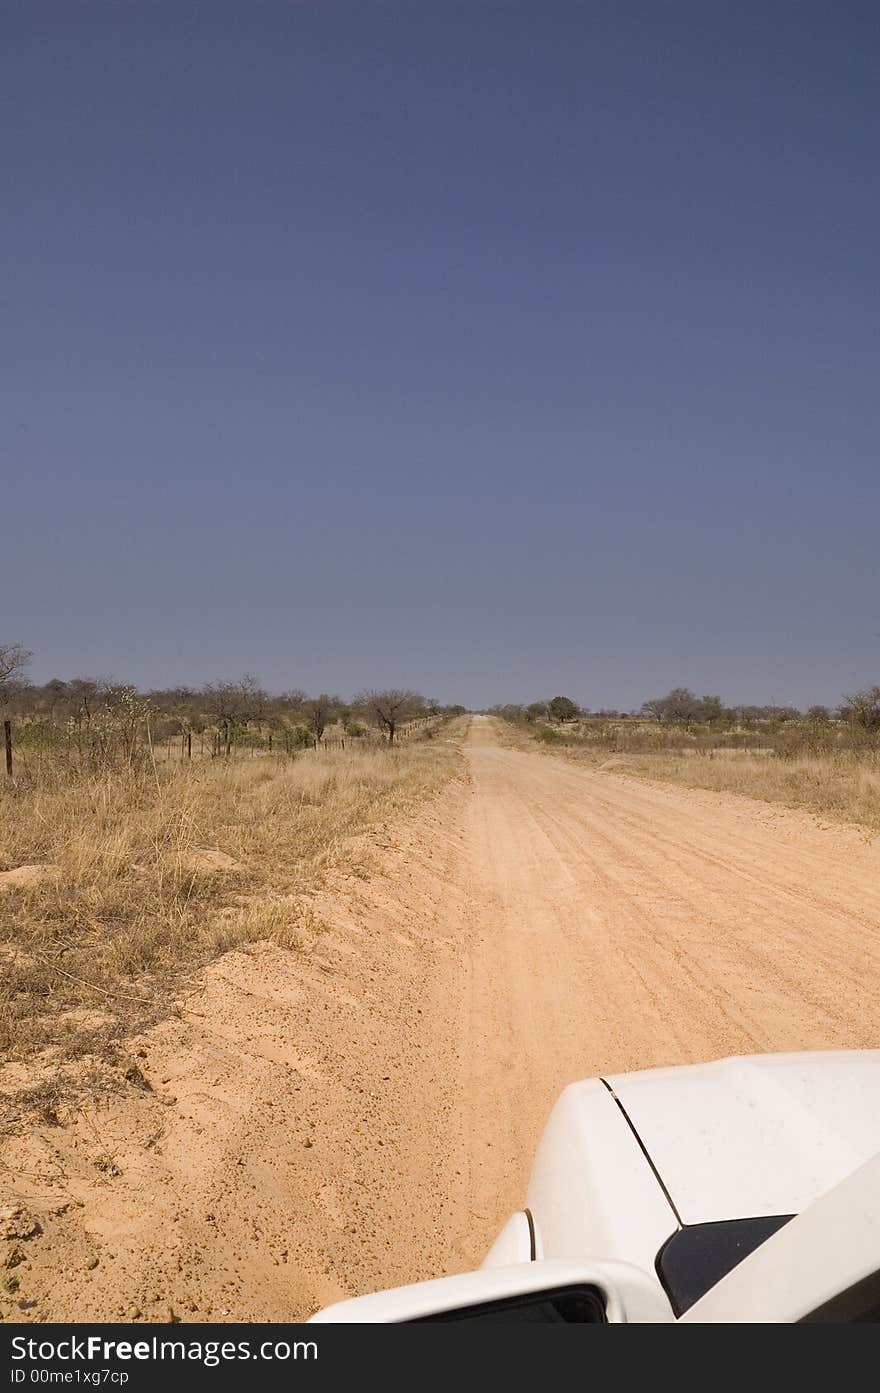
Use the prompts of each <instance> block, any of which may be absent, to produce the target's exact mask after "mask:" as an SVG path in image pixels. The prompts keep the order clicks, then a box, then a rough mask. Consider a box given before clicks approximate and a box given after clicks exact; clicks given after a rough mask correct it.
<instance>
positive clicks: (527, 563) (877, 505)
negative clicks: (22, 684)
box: [0, 0, 880, 707]
mask: <svg viewBox="0 0 880 1393" xmlns="http://www.w3.org/2000/svg"><path fill="white" fill-rule="evenodd" d="M0 24H2V30H3V41H2V45H0V118H2V122H3V129H4V132H5V137H4V141H3V148H2V153H0V164H2V175H3V188H4V191H5V198H4V216H3V219H2V222H0V256H2V260H0V265H2V280H3V292H2V330H0V337H2V348H0V351H2V363H0V397H2V401H0V406H2V411H0V450H2V473H3V481H4V482H3V493H2V498H0V512H2V517H3V524H2V549H0V583H2V589H0V640H4V639H5V640H20V641H21V642H23V643H25V644H26V645H27V646H28V647H29V648H31V649H33V650H34V652H35V655H36V656H35V659H34V663H33V665H32V674H33V676H34V677H35V678H36V679H38V680H45V679H46V678H48V677H50V676H52V675H55V674H63V675H71V674H72V673H74V672H87V673H92V674H102V675H108V676H115V677H118V678H125V679H130V680H134V681H137V682H138V683H140V684H142V685H147V686H149V685H161V684H165V683H172V682H178V681H189V682H201V681H205V680H209V679H212V678H216V677H220V676H236V675H238V674H240V673H241V672H242V671H244V670H250V671H252V672H255V673H256V674H257V675H258V676H259V677H260V678H261V679H262V681H263V682H264V683H265V684H266V685H268V686H270V687H272V688H275V689H283V688H287V687H291V686H303V687H306V688H308V689H310V690H317V689H330V690H341V691H343V692H350V691H351V690H352V689H353V688H355V687H360V686H365V685H386V684H387V685H407V686H410V685H411V686H416V687H419V688H421V689H422V690H424V691H426V692H428V693H430V694H432V695H435V696H437V697H439V698H441V699H448V700H461V701H463V702H465V703H467V704H470V705H474V706H481V705H484V704H489V703H491V702H494V701H498V700H506V699H511V700H518V699H532V698H533V697H535V696H537V695H544V694H552V693H553V692H555V691H564V692H568V693H571V694H572V695H573V696H575V697H576V698H578V699H579V700H580V701H582V702H583V703H585V704H587V705H589V706H593V707H598V706H603V705H614V706H622V707H629V706H632V705H635V704H638V703H639V702H640V701H641V700H642V699H643V698H644V697H646V696H649V695H653V694H655V693H658V692H662V691H665V690H666V689H668V688H669V687H670V686H672V685H678V684H685V685H690V686H693V687H695V688H696V689H698V690H699V691H700V692H708V691H718V692H720V693H722V695H724V696H725V697H726V698H727V699H729V700H731V701H743V700H754V701H768V700H771V699H772V700H776V701H778V702H788V701H791V702H795V703H797V704H802V703H808V702H811V701H833V700H835V699H836V698H837V697H838V696H839V695H840V694H841V693H842V692H844V691H847V690H852V689H853V688H855V687H859V686H863V685H866V684H867V683H873V682H877V681H880V585H878V579H880V576H878V571H880V567H878V544H877V541H878V520H880V469H878V451H877V445H878V425H880V405H878V402H880V397H878V390H877V385H878V356H880V355H878V347H880V345H878V324H880V317H878V309H880V305H878V299H880V296H878V247H880V183H878V178H877V165H876V159H877V150H878V148H880V87H878V83H877V71H878V61H880V8H878V7H877V6H876V5H875V4H873V3H871V4H856V3H840V4H830V3H829V4H813V3H787V2H786V0H775V3H773V4H769V5H768V4H766V3H763V2H762V3H748V0H747V2H746V3H742V4H738V5H736V6H730V5H726V4H721V3H714V0H701V3H695V4H690V3H668V4H660V3H650V4H635V3H629V2H628V0H615V2H614V3H612V2H611V0H608V2H607V3H601V4H599V3H595V4H594V3H580V4H560V3H553V0H542V3H540V4H538V3H537V0H534V2H533V3H530V4H517V3H499V4H489V3H480V0H473V3H453V0H444V3H441V2H440V0H422V2H421V3H408V4H394V3H371V0H360V3H358V4H351V5H346V4H337V3H333V0H321V3H320V4H319V3H317V0H316V2H315V3H295V2H294V0H289V3H283V4H281V3H279V4H274V3H260V0H256V3H251V4H244V3H239V4H237V5H229V4H226V3H224V2H223V0H212V3H211V4H210V5H205V4H199V5H194V4H189V3H188V0H173V2H172V3H164V0H150V2H149V3H146V0H143V3H134V0H131V3H121V0H117V2H116V3H110V2H109V0H108V3H95V2H94V0H81V2H79V3H78V0H64V3H51V4H50V3H45V2H44V0H26V3H7V4H6V5H5V6H4V8H3V16H2V21H0Z"/></svg>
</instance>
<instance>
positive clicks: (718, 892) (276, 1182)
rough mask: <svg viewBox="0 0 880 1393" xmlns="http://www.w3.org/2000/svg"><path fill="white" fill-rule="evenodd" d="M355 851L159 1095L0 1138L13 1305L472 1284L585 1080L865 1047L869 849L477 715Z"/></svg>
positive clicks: (175, 1050)
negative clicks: (611, 765) (448, 763)
mask: <svg viewBox="0 0 880 1393" xmlns="http://www.w3.org/2000/svg"><path fill="white" fill-rule="evenodd" d="M361 851H362V852H363V855H364V857H365V858H366V859H365V861H364V865H363V866H362V867H361V870H360V871H358V868H357V864H356V863H352V864H351V865H350V866H349V869H348V870H347V871H346V873H345V874H340V875H339V876H338V877H337V878H336V880H335V881H334V882H333V883H331V884H330V885H328V886H327V887H326V888H325V889H324V891H322V893H321V896H320V897H319V898H318V901H317V904H316V908H317V910H318V912H319V913H320V914H321V915H322V916H323V918H324V919H325V920H326V922H327V923H328V924H329V929H328V931H327V932H326V933H324V934H322V935H321V936H320V937H319V938H318V939H317V941H316V942H315V944H314V945H312V946H311V947H310V949H309V951H308V952H306V953H303V954H295V953H285V952H282V951H281V950H278V949H273V948H263V949H257V950H255V951H254V952H252V953H233V954H228V955H226V957H224V958H221V959H220V960H219V961H218V962H217V963H216V964H215V965H214V966H213V967H211V968H209V969H208V971H207V972H206V974H205V977H204V982H203V985H202V987H201V989H200V991H199V992H198V993H197V994H196V995H194V996H190V997H188V998H187V999H186V1001H185V1002H184V1003H183V1004H182V1006H181V1011H180V1015H179V1018H176V1019H170V1020H169V1021H168V1022H166V1024H165V1025H164V1026H162V1027H160V1028H159V1029H157V1030H155V1031H152V1032H150V1033H149V1034H148V1035H145V1036H144V1037H142V1039H140V1040H139V1041H135V1042H133V1044H132V1049H133V1050H136V1058H137V1060H138V1064H139V1068H140V1069H141V1070H142V1072H143V1073H144V1074H145V1076H146V1078H147V1080H148V1081H149V1084H150V1086H151V1087H150V1089H149V1090H144V1089H133V1090H132V1092H131V1094H130V1095H129V1096H126V1097H123V1098H120V1099H117V1100H115V1101H114V1100H111V1102H110V1103H109V1105H107V1106H106V1107H105V1108H104V1109H102V1110H101V1111H99V1112H97V1113H95V1114H94V1115H93V1116H86V1115H85V1114H82V1115H77V1116H76V1117H75V1118H71V1119H69V1120H68V1122H67V1124H66V1125H65V1126H63V1127H58V1126H47V1127H38V1128H37V1129H36V1130H35V1131H32V1132H31V1133H30V1134H29V1135H26V1136H24V1135H22V1136H19V1137H17V1138H15V1139H14V1140H13V1142H12V1143H11V1145H10V1146H8V1147H7V1149H6V1151H5V1153H4V1157H3V1162H2V1165H3V1170H2V1172H0V1201H3V1200H12V1201H14V1202H16V1203H18V1202H21V1201H25V1202H26V1204H27V1206H28V1213H31V1214H33V1215H34V1216H35V1217H36V1218H37V1220H38V1221H39V1224H40V1232H39V1233H38V1234H37V1235H36V1236H34V1237H31V1238H30V1239H28V1240H26V1241H24V1242H22V1243H20V1244H17V1245H16V1246H17V1248H18V1253H19V1256H18V1257H17V1259H16V1265H15V1267H14V1270H13V1271H12V1276H13V1278H14V1282H15V1284H16V1286H15V1290H14V1291H13V1292H11V1293H10V1292H9V1291H8V1288H7V1289H6V1292H5V1294H0V1315H2V1316H5V1317H6V1318H7V1319H9V1318H11V1319H34V1320H41V1319H43V1320H45V1319H47V1318H54V1319H61V1320H65V1319H73V1320H85V1319H89V1318H94V1317H96V1316H97V1317H101V1316H103V1317H104V1318H110V1319H114V1318H117V1317H120V1316H129V1317H134V1318H138V1319H145V1320H146V1319H151V1320H167V1319H169V1313H170V1312H173V1313H174V1317H175V1318H180V1319H184V1320H186V1319H196V1320H202V1319H209V1320H220V1319H243V1320H249V1319H250V1320H253V1319H262V1320H282V1319H290V1318H292V1317H296V1316H302V1315H304V1314H308V1313H309V1312H310V1311H311V1310H313V1309H314V1308H315V1307H316V1306H317V1305H319V1304H322V1303H325V1302H327V1301H329V1300H332V1299H334V1298H336V1297H338V1296H341V1295H343V1294H346V1293H351V1292H356V1291H364V1290H368V1289H370V1288H373V1287H376V1286H382V1285H392V1284H394V1283H396V1282H401V1281H407V1280H416V1279H418V1278H421V1277H427V1276H431V1275H437V1274H439V1273H441V1272H444V1271H454V1270H461V1269H462V1268H467V1267H470V1266H473V1265H475V1264H477V1263H478V1262H479V1261H480V1259H481V1257H482V1255H483V1253H484V1251H485V1248H486V1246H487V1245H488V1243H489V1242H490V1241H491V1239H492V1237H494V1234H495V1232H496V1231H497V1229H498V1227H499V1226H500V1224H501V1223H502V1222H503V1221H504V1219H505V1218H506V1217H507V1215H508V1214H509V1213H510V1212H511V1210H512V1209H513V1208H514V1207H516V1206H517V1205H518V1204H519V1203H520V1202H521V1201H522V1197H523V1192H524V1187H525V1183H526V1180H527V1176H528V1170H529V1165H530V1162H531V1159H532V1154H533V1151H534V1146H535V1142H536V1140H537V1137H538V1134H539V1132H540V1129H541V1126H542V1125H543V1122H544V1120H545V1118H546V1115H547V1113H548V1111H549V1109H550V1107H551V1105H552V1103H553V1100H554V1098H555V1097H556V1095H557V1093H558V1092H559V1091H560V1089H561V1088H562V1087H563V1086H564V1085H565V1084H566V1083H568V1082H569V1081H571V1080H572V1079H575V1078H578V1077H582V1076H585V1075H591V1074H594V1073H597V1072H606V1071H612V1072H617V1071H621V1070H626V1069H632V1068H639V1067H645V1066H650V1065H655V1064H670V1063H677V1062H687V1061H694V1060H698V1059H705V1058H710V1057H713V1056H718V1055H723V1054H730V1053H739V1052H754V1051H762V1050H782V1049H804V1048H840V1047H846V1046H866V1045H874V1046H876V1045H878V1044H880V992H878V989H877V983H878V980H880V973H878V966H880V843H878V842H876V841H875V842H873V843H871V842H870V840H869V839H868V838H867V837H866V835H865V834H863V833H860V832H859V830H858V829H852V828H845V827H841V826H836V825H829V824H827V823H826V822H824V821H820V820H818V819H816V818H813V817H811V816H809V815H805V814H799V813H793V812H785V811H780V810H779V809H778V808H775V807H770V806H769V805H764V804H760V803H755V802H751V801H750V800H746V799H740V798H736V797H733V796H730V795H724V794H716V793H702V792H694V791H691V790H682V789H674V788H670V787H655V786H651V785H648V784H645V783H641V782H639V781H636V780H633V779H626V778H622V777H620V776H619V775H616V774H614V773H613V772H610V771H608V772H602V771H599V772H595V773H594V772H588V771H583V770H581V769H578V768H575V767H573V766H571V765H568V764H565V763H564V762H562V761H559V760H556V759H553V758H550V757H547V756H545V755H543V754H541V753H539V752H534V753H532V752H520V751H517V750H511V749H506V748H503V747H502V746H501V744H500V743H499V739H498V731H497V729H496V727H495V724H494V723H493V722H492V721H490V720H488V719H484V718H475V719H474V720H473V722H472V723H471V727H470V731H469V733H468V736H467V738H466V740H465V744H464V748H463V757H462V771H461V775H460V776H459V777H458V778H456V779H455V780H454V781H453V782H452V783H451V784H450V785H449V786H448V787H447V788H446V789H445V790H444V791H443V792H442V794H441V795H440V796H439V797H438V799H437V800H436V801H435V802H434V803H433V804H431V805H430V806H429V807H426V808H424V809H423V810H422V811H421V812H419V813H418V814H416V815H414V816H410V817H409V818H407V819H405V820H404V821H403V822H401V823H397V824H395V823H390V824H388V825H386V826H385V827H381V828H377V829H374V830H373V831H372V832H371V833H370V834H369V836H368V837H366V838H365V839H363V846H362V848H361ZM359 854H360V853H359ZM108 1162H109V1164H108ZM14 1222H15V1223H18V1222H20V1220H15V1221H14ZM10 1241H11V1240H10ZM0 1246H2V1245H0ZM10 1251H11V1250H10ZM2 1261H3V1256H2V1252H0V1264H2Z"/></svg>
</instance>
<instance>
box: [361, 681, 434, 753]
mask: <svg viewBox="0 0 880 1393" xmlns="http://www.w3.org/2000/svg"><path fill="white" fill-rule="evenodd" d="M354 704H355V706H361V707H363V709H364V711H366V713H367V715H368V716H369V717H370V719H371V720H372V722H373V724H374V725H377V726H378V727H379V729H380V730H384V731H385V732H386V734H387V736H388V743H389V744H390V745H393V744H394V736H395V733H396V731H397V729H398V727H399V726H400V725H401V724H402V723H403V722H404V721H407V720H411V719H412V717H413V716H415V715H416V714H417V713H418V712H419V711H424V709H425V698H424V697H423V696H422V694H421V692H409V691H403V690H401V689H400V688H397V687H392V688H391V689H390V690H388V691H386V692H374V691H367V692H359V693H358V695H357V696H356V697H355V698H354Z"/></svg>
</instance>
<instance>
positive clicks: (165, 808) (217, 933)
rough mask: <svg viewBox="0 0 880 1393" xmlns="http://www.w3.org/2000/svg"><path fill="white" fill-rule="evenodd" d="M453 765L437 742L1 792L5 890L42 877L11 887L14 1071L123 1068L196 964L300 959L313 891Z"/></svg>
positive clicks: (2, 948)
mask: <svg viewBox="0 0 880 1393" xmlns="http://www.w3.org/2000/svg"><path fill="white" fill-rule="evenodd" d="M444 734H448V731H447V732H444ZM453 734H454V731H453ZM456 762H457V748H456V745H455V744H454V743H450V742H449V740H448V739H443V740H433V741H430V742H428V741H425V742H421V741H413V742H410V743H407V744H406V745H404V746H401V747H400V748H397V749H388V748H387V747H384V748H370V749H367V750H364V751H357V750H355V751H333V752H328V753H323V752H318V753H314V754H313V753H309V754H307V755H304V756H301V757H300V758H297V759H296V760H294V761H291V760H288V759H286V758H284V757H275V758H272V757H259V758H255V759H250V758H248V759H245V760H242V761H240V762H236V761H233V762H232V763H229V764H227V763H224V761H222V760H218V761H215V762H210V763H201V762H198V763H193V764H192V765H190V766H187V765H183V764H181V765H178V766H174V765H167V766H164V767H162V768H160V769H159V771H158V772H156V771H154V770H153V769H149V770H147V771H145V772H139V771H134V770H130V769H122V770H117V771H109V772H105V773H101V774H98V775H94V776H92V777H81V778H75V779H71V778H70V776H69V775H68V774H63V773H62V772H61V771H54V772H53V771H52V770H51V769H48V770H44V771H43V772H42V773H41V776H40V779H39V780H38V781H37V782H35V783H32V784H31V785H29V786H26V787H18V788H15V787H11V786H8V787H6V788H4V789H2V790H0V873H2V872H6V871H8V870H10V869H14V868H20V867H23V866H27V867H29V868H31V870H30V873H29V874H27V875H24V876H22V875H19V876H18V877H16V876H11V877H10V876H6V878H5V881H4V879H3V876H2V874H0V1050H2V1052H3V1053H4V1054H5V1056H6V1059H7V1061H12V1063H11V1064H9V1063H8V1064H7V1070H8V1069H9V1068H11V1069H12V1070H13V1072H14V1070H15V1067H16V1061H25V1060H33V1059H34V1056H35V1055H39V1060H38V1061H37V1062H42V1063H45V1064H46V1065H47V1066H50V1065H53V1066H57V1065H58V1064H60V1063H61V1062H63V1061H70V1060H75V1059H77V1058H79V1059H81V1060H85V1059H87V1060H88V1061H89V1067H92V1065H93V1064H94V1061H96V1060H97V1061H100V1060H102V1059H103V1060H107V1061H109V1062H112V1063H117V1064H118V1062H119V1059H120V1053H119V1042H120V1041H121V1039H122V1038H123V1037H124V1036H125V1035H126V1034H127V1033H128V1032H130V1031H131V1030H132V1029H134V1028H140V1027H141V1026H143V1025H144V1024H145V1023H147V1022H148V1021H149V1020H151V1019H157V1018H158V1017H159V1016H161V1015H162V1014H166V1013H167V1012H168V1010H169V1009H171V1002H172V1001H173V998H174V996H175V994H177V995H178V996H179V994H180V990H181V981H180V979H181V976H182V975H183V974H185V973H187V972H189V971H191V970H192V969H193V968H194V967H196V966H198V965H199V964H200V963H204V962H206V961H207V960H208V959H210V958H211V957H213V956H215V955H216V954H217V953H218V952H222V951H225V950H226V949H229V948H233V947H236V946H240V945H242V944H246V943H250V942H253V941H256V940H262V939H269V940H273V941H274V942H276V943H278V944H280V945H282V946H284V947H288V948H297V947H300V946H302V945H303V943H304V942H305V941H307V940H308V939H309V938H310V937H311V936H313V935H314V933H315V931H316V929H318V928H319V927H320V926H319V925H316V924H315V923H314V921H313V919H312V917H311V913H310V910H309V907H308V896H309V892H311V891H312V890H314V889H315V888H316V887H317V886H318V885H320V883H321V880H322V878H323V877H324V875H325V873H326V872H327V871H328V870H329V869H330V868H336V867H341V866H342V865H344V864H345V862H346V859H347V858H348V859H349V860H351V861H352V869H357V866H356V864H355V862H356V853H354V852H352V850H351V848H350V846H348V845H347V842H348V841H349V839H350V838H351V837H352V836H353V835H354V834H356V833H358V832H360V831H362V830H363V829H365V828H366V827H367V826H369V825H370V824H371V823H374V822H376V821H378V820H382V819H386V818H388V817H390V816H392V815H393V814H394V813H395V812H396V811H397V810H398V809H400V808H402V807H404V806H407V805H410V804H412V803H414V802H415V801H417V800H418V799H420V798H422V797H424V796H426V795H428V794H430V793H432V792H433V791H434V790H436V789H437V788H439V787H440V785H441V784H442V783H443V782H444V781H445V780H446V778H447V777H448V776H449V775H450V774H451V773H452V772H453V771H454V769H455V768H456ZM29 1077H31V1078H32V1071H29ZM47 1106H50V1107H51V1100H49V1102H48V1103H47Z"/></svg>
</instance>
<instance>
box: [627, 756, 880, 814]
mask: <svg viewBox="0 0 880 1393" xmlns="http://www.w3.org/2000/svg"><path fill="white" fill-rule="evenodd" d="M614 767H615V769H616V770H617V771H618V772H622V773H629V774H636V775H640V776H641V777H643V778H649V779H660V780H662V781H664V782H668V783H677V784H684V785H685V786H686V787H688V788H708V789H719V790H723V791H725V792H729V793H739V794H744V795H745V796H746V797H749V798H760V799H763V800H764V801H765V802H768V803H782V804H784V805H785V806H786V807H788V808H804V809H808V810H810V811H812V812H817V813H823V814H824V815H825V816H826V817H833V818H838V819H839V820H841V821H843V822H853V823H857V824H859V825H860V826H863V827H870V828H876V829H880V756H878V755H876V754H874V755H871V754H865V755H858V754H837V755H825V756H814V757H804V758H800V759H781V758H779V757H778V756H776V755H774V754H772V753H767V754H766V755H760V754H755V753H752V752H749V751H742V752H739V751H733V750H731V751H727V752H717V751H716V752H715V753H714V754H713V753H709V754H702V753H697V754H688V753H680V754H659V755H650V754H649V755H629V756H622V757H620V758H619V759H615V760H614Z"/></svg>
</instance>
